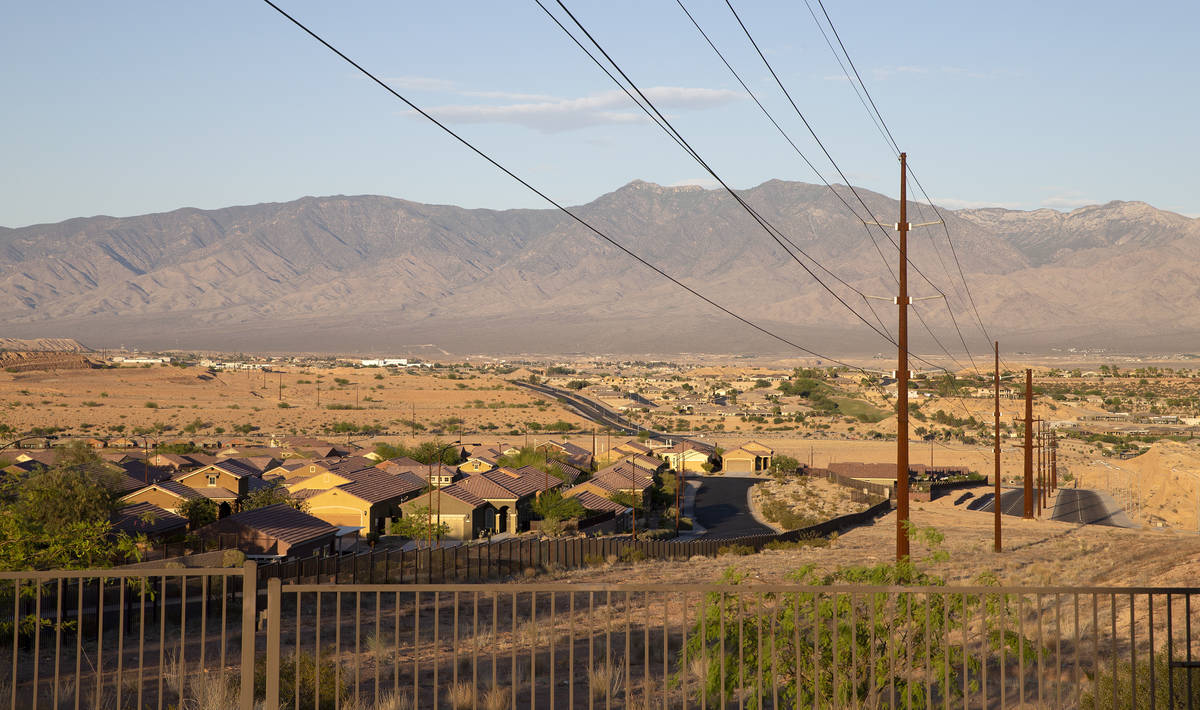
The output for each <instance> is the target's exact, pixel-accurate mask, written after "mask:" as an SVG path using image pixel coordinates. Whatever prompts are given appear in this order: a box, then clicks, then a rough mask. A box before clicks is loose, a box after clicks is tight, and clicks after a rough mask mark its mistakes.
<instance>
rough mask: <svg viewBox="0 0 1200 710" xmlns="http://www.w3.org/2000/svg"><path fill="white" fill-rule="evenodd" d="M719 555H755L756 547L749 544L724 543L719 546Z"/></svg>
mask: <svg viewBox="0 0 1200 710" xmlns="http://www.w3.org/2000/svg"><path fill="white" fill-rule="evenodd" d="M717 554H718V555H753V554H754V548H753V547H750V546H749V545H722V546H721V547H718V548H717Z"/></svg>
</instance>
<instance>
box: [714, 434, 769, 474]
mask: <svg viewBox="0 0 1200 710" xmlns="http://www.w3.org/2000/svg"><path fill="white" fill-rule="evenodd" d="M774 456H775V450H774V449H772V448H770V447H768V446H764V445H762V444H760V443H758V442H757V441H748V442H746V443H745V444H742V445H741V446H739V447H737V448H736V449H732V450H730V451H726V452H725V453H723V454H721V469H722V470H724V471H725V472H726V473H758V472H761V471H766V470H768V469H770V468H771V459H772V458H773V457H774Z"/></svg>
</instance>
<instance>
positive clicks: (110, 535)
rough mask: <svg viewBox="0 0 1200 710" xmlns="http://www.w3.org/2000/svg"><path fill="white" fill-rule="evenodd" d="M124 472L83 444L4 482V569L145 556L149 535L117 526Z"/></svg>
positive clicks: (0, 533) (0, 551)
mask: <svg viewBox="0 0 1200 710" xmlns="http://www.w3.org/2000/svg"><path fill="white" fill-rule="evenodd" d="M119 476H120V474H119V473H118V472H117V471H115V470H114V469H112V468H111V467H109V466H108V465H107V464H106V463H105V462H104V461H103V460H102V459H100V457H99V456H98V455H97V454H96V452H95V451H93V450H92V449H91V448H89V447H88V446H87V445H86V444H83V443H82V442H73V443H71V444H68V445H66V446H63V447H60V448H59V450H58V461H57V463H56V464H55V465H54V466H52V467H50V468H38V469H35V470H34V471H32V472H30V473H28V474H23V475H13V476H8V477H6V478H4V479H3V481H0V540H4V544H3V545H0V569H6V570H24V569H86V568H90V567H110V566H112V565H114V564H117V563H119V562H125V561H128V560H130V559H134V560H136V559H139V557H140V553H139V551H138V543H139V542H140V541H141V540H142V539H143V538H141V537H140V536H139V537H131V536H129V535H127V534H125V533H123V532H117V531H114V530H113V522H112V520H113V514H114V513H115V512H116V511H117V509H118V507H119V505H118V501H117V496H116V493H115V492H114V491H115V489H116V481H117V480H118V479H119Z"/></svg>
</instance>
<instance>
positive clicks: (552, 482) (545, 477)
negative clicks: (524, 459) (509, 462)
mask: <svg viewBox="0 0 1200 710" xmlns="http://www.w3.org/2000/svg"><path fill="white" fill-rule="evenodd" d="M555 463H557V462H555ZM563 465H568V464H563ZM560 470H561V469H560ZM517 473H519V474H521V475H523V476H531V477H532V478H533V480H534V482H535V483H537V486H538V490H539V491H545V490H549V489H551V488H558V487H559V486H561V485H562V484H563V479H561V478H559V477H557V476H555V475H554V474H547V473H546V472H545V471H543V470H542V469H540V468H538V467H537V466H532V465H530V466H522V467H521V468H518V469H517ZM539 478H540V479H541V480H538V479H539ZM547 484H549V485H547Z"/></svg>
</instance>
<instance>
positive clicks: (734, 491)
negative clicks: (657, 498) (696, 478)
mask: <svg viewBox="0 0 1200 710" xmlns="http://www.w3.org/2000/svg"><path fill="white" fill-rule="evenodd" d="M762 480H764V479H761V478H745V477H739V478H724V477H720V476H706V477H705V478H704V479H703V481H704V484H703V485H702V486H700V490H699V492H697V493H696V502H695V507H694V510H695V516H696V521H697V522H698V523H700V524H701V525H702V526H704V528H705V529H707V530H708V535H707V536H706V537H710V538H722V537H741V536H742V535H760V534H762V533H773V532H775V531H774V530H772V529H771V528H769V527H767V526H765V525H763V524H761V523H759V522H758V521H757V520H755V519H754V516H753V515H751V514H750V504H749V502H748V501H747V500H746V493H747V492H748V491H749V490H750V487H751V486H753V485H754V484H755V483H758V482H760V481H762Z"/></svg>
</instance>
